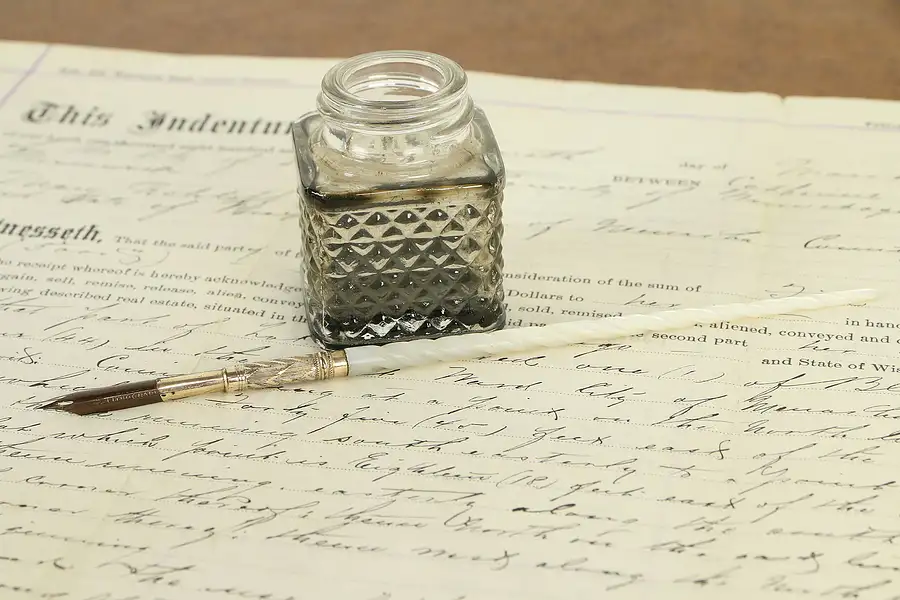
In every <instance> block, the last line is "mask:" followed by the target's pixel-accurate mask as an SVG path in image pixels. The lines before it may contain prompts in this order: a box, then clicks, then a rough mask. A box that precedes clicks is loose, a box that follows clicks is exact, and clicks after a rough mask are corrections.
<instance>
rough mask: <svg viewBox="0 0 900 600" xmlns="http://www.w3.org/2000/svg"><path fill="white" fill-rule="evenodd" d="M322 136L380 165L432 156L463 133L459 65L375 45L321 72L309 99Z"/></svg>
mask: <svg viewBox="0 0 900 600" xmlns="http://www.w3.org/2000/svg"><path fill="white" fill-rule="evenodd" d="M317 108H318V111H319V114H320V115H321V116H322V119H323V121H324V125H325V126H324V128H323V132H322V133H323V141H324V142H325V143H326V144H327V145H328V146H330V147H332V148H333V149H334V150H337V151H339V152H341V153H342V154H343V155H344V156H346V157H348V158H351V159H357V160H359V161H377V162H378V163H381V164H406V165H409V164H411V163H417V162H422V161H429V160H430V161H434V160H436V159H437V160H439V159H440V158H441V157H442V156H445V155H447V154H449V153H450V152H451V151H452V149H453V148H454V147H456V145H458V144H459V143H460V142H462V141H463V140H464V139H465V138H466V137H467V136H468V135H469V128H470V125H471V123H472V118H473V114H474V111H473V102H472V99H471V97H470V95H469V93H468V81H467V77H466V73H465V71H464V70H463V69H462V67H461V66H460V65H459V64H457V63H456V62H454V61H452V60H450V59H448V58H445V57H443V56H439V55H436V54H431V53H427V52H416V51H383V52H373V53H369V54H363V55H360V56H356V57H354V58H351V59H348V60H346V61H343V62H341V63H339V64H338V65H336V66H335V67H333V68H332V69H331V70H329V71H328V72H327V73H326V74H325V76H324V78H323V80H322V88H321V92H320V93H319V95H318V98H317Z"/></svg>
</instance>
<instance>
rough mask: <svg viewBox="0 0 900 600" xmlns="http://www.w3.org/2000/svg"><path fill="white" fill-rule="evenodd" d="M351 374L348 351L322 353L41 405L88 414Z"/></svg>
mask: <svg viewBox="0 0 900 600" xmlns="http://www.w3.org/2000/svg"><path fill="white" fill-rule="evenodd" d="M348 373H349V370H348V364H347V355H346V354H345V353H344V351H343V350H338V351H335V352H328V351H322V352H316V353H314V354H307V355H305V356H294V357H291V358H279V359H275V360H266V361H260V362H254V363H246V364H240V365H234V366H231V367H226V368H224V369H221V370H217V371H203V372H202V373H188V374H187V375H175V376H172V377H163V378H161V379H147V380H144V381H135V382H130V383H123V384H119V385H111V386H106V387H100V388H93V389H89V390H82V391H78V392H73V393H71V394H66V395H65V396H59V397H57V398H54V399H53V400H51V401H50V402H48V403H47V404H44V405H42V406H40V407H38V408H41V409H45V410H59V411H64V412H69V413H74V414H77V415H89V414H92V413H99V412H109V411H113V410H122V409H124V408H135V407H138V406H145V405H147V404H155V403H157V402H167V401H169V400H180V399H182V398H189V397H191V396H201V395H204V394H217V393H229V392H242V391H244V390H246V389H254V388H255V389H262V388H276V387H280V386H282V385H289V384H292V383H301V382H304V381H315V380H319V379H331V378H332V377H345V376H347V375H348Z"/></svg>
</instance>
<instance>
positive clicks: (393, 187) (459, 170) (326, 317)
mask: <svg viewBox="0 0 900 600" xmlns="http://www.w3.org/2000/svg"><path fill="white" fill-rule="evenodd" d="M467 85H468V84H467V77H466V73H465V72H464V71H463V69H462V68H461V67H460V66H459V65H458V64H457V63H455V62H453V61H452V60H449V59H447V58H444V57H442V56H438V55H435V54H430V53H425V52H414V51H385V52H373V53H369V54H363V55H360V56H356V57H353V58H350V59H347V60H344V61H342V62H340V63H338V64H337V65H335V66H334V67H333V68H332V69H331V70H329V71H328V72H327V73H326V74H325V76H324V78H323V79H322V87H321V92H320V93H319V95H318V98H317V103H316V104H317V110H316V111H315V112H311V113H308V114H306V115H304V116H302V117H300V118H299V119H298V120H297V121H295V122H294V123H293V125H292V138H293V144H294V151H295V157H296V163H297V168H298V172H299V190H298V191H299V196H300V230H301V239H302V252H301V254H302V270H303V277H304V283H305V299H304V300H305V310H306V317H307V321H308V325H309V329H310V333H311V335H312V336H313V338H314V339H315V340H316V342H317V343H318V344H319V345H320V346H322V347H324V348H327V349H340V348H346V347H349V346H358V345H366V344H383V343H388V342H398V341H406V340H412V339H422V338H435V337H442V336H445V335H455V334H464V333H469V332H484V331H492V330H495V329H500V328H502V327H503V326H504V325H505V323H506V307H505V303H504V292H503V273H502V271H503V257H502V251H501V250H502V248H501V245H502V244H501V242H502V236H503V224H502V221H501V204H502V200H503V187H504V184H505V170H504V166H503V160H502V158H501V156H500V150H499V147H498V145H497V142H496V140H495V138H494V134H493V132H492V130H491V127H490V125H489V123H488V120H487V117H486V116H485V114H484V112H483V111H482V110H481V109H480V108H478V107H477V106H475V105H474V103H473V101H472V99H471V97H470V95H469V93H468V88H467Z"/></svg>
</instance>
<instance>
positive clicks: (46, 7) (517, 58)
mask: <svg viewBox="0 0 900 600" xmlns="http://www.w3.org/2000/svg"><path fill="white" fill-rule="evenodd" d="M0 38H6V39H19V40H36V41H50V42H65V43H73V44H92V45H100V46H118V47H130V48H139V49H151V50H163V51H170V52H196V53H214V54H262V55H288V56H325V57H342V56H349V55H352V54H356V53H359V52H365V51H369V50H377V49H387V48H413V49H421V50H431V51H434V52H438V53H441V54H445V55H447V56H450V57H452V58H455V59H456V60H458V61H459V62H460V63H462V64H463V66H464V67H465V68H467V69H470V70H485V71H495V72H501V73H513V74H523V75H535V76H542V77H557V78H564V79H588V80H596V81H606V82H612V83H631V84H650V85H672V86H681V87H705V88H715V89H725V90H737V91H766V92H774V93H779V94H783V95H832V96H863V97H874V98H891V99H900V0H316V1H312V0H307V1H304V0H130V1H129V0H0Z"/></svg>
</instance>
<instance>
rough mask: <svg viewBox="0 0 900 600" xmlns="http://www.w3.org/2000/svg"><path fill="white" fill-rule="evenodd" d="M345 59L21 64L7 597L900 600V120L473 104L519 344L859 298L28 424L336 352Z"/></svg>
mask: <svg viewBox="0 0 900 600" xmlns="http://www.w3.org/2000/svg"><path fill="white" fill-rule="evenodd" d="M331 64H333V61H330V60H281V59H254V58H236V57H235V58H231V57H226V58H223V57H219V58H212V57H190V56H172V55H157V54H146V53H138V52H120V51H112V50H99V49H86V48H78V47H65V46H52V47H50V46H44V45H40V44H14V43H6V44H2V45H0V384H2V385H0V391H2V394H0V598H3V599H4V600H7V599H8V600H19V599H22V600H38V599H62V600H181V599H190V600H320V599H326V598H327V599H331V600H496V599H499V598H520V599H523V600H529V599H548V598H609V599H616V600H635V599H642V600H643V599H648V598H663V597H665V598H668V599H672V600H704V599H720V598H733V599H735V600H737V599H740V600H770V599H771V600H777V599H788V598H790V599H794V598H797V599H799V598H803V599H812V598H826V599H829V600H832V599H859V600H900V549H898V548H900V483H898V481H900V445H898V442H900V299H898V297H897V291H898V288H900V284H898V275H900V238H898V234H897V231H898V224H900V205H898V203H897V200H898V198H900V162H898V160H897V157H898V156H900V104H897V103H890V102H874V101H864V100H839V99H803V98H788V99H782V98H779V97H776V96H771V95H766V94H731V93H718V92H707V91H687V90H673V89H654V88H637V87H634V88H632V87H624V86H611V85H601V84H591V83H574V82H557V81H541V80H532V79H527V78H519V77H506V76H498V75H489V74H482V73H473V74H471V76H470V87H471V91H472V94H473V96H474V98H475V100H476V102H478V103H479V104H480V105H481V106H482V107H483V108H484V109H485V111H487V113H488V115H489V117H490V119H491V122H492V124H493V125H494V129H495V132H496V134H497V137H498V138H499V140H500V143H501V147H502V149H503V153H504V154H503V155H504V159H505V161H506V167H507V171H508V176H509V179H508V184H507V193H506V199H505V201H504V202H505V203H504V222H505V226H506V232H505V234H504V244H505V246H504V255H505V263H506V266H505V285H506V295H507V298H508V307H509V317H510V321H509V326H510V327H518V326H526V325H541V324H547V323H554V322H560V321H565V320H574V319H588V318H602V317H605V316H610V315H620V314H631V313H638V312H651V311H654V310H661V309H667V308H673V307H700V306H705V305H709V304H718V303H728V302H738V301H742V300H747V301H750V300H754V299H763V298H771V297H785V296H793V295H798V294H804V293H815V292H823V291H836V290H841V289H849V288H861V287H873V288H876V289H877V290H878V291H879V292H880V296H879V297H878V299H877V300H875V301H873V302H870V303H867V304H866V305H861V306H849V307H846V308H842V309H834V310H826V311H821V312H815V313H805V314H796V315H785V316H784V317H779V318H772V319H765V320H758V321H748V322H733V323H732V322H722V323H718V324H716V325H715V326H705V327H695V328H692V329H689V330H686V331H679V332H671V333H667V334H657V335H645V336H640V337H634V338H627V339H622V340H616V341H614V342H608V343H598V344H580V345H576V346H571V347H566V348H560V349H556V350H553V351H548V352H540V353H534V354H529V355H516V356H498V357H490V358H485V359H482V360H477V361H466V362H460V363H449V364H439V365H434V366H430V367H427V368H419V369H409V370H404V371H397V372H394V373H390V374H385V375H381V376H371V377H358V378H349V379H344V380H333V381H329V382H321V383H316V384H310V385H307V386H304V387H298V388H291V389H279V390H274V391H265V392H255V393H252V394H241V395H230V396H229V395H223V396H218V397H208V398H205V397H204V398H196V399H191V400H185V401H181V402H174V403H167V404H162V405H154V406H151V407H145V408H139V409H133V410H126V411H120V412H115V413H108V414H102V415H94V416H90V417H78V416H74V415H69V414H64V413H51V412H48V411H39V410H36V409H35V407H36V406H39V405H40V404H42V403H44V402H46V401H48V400H49V399H50V398H52V397H54V396H57V395H60V394H63V393H66V392H69V391H73V390H79V389H84V388H87V387H92V386H99V385H110V384H115V383H121V382H125V381H134V380H139V379H147V378H151V377H160V376H163V375H169V374H176V373H183V372H188V371H195V370H200V369H214V368H219V367H222V366H225V365H227V364H231V363H234V362H240V361H250V360H258V359H262V358H274V357H279V356H288V355H292V354H301V353H304V352H307V351H310V350H311V349H313V347H314V345H313V343H312V342H311V341H310V340H309V338H308V335H307V334H308V332H307V328H306V325H305V323H304V320H303V316H302V315H303V311H302V308H301V307H302V300H303V290H302V286H301V285H300V276H299V272H298V266H299V261H298V256H297V251H298V248H299V244H298V225H297V219H296V216H297V210H296V209H297V201H296V195H295V194H296V192H295V188H296V178H295V173H294V167H293V166H292V154H291V146H290V139H289V136H288V135H287V129H288V126H289V123H290V122H291V121H292V120H293V119H295V118H297V117H298V116H300V115H301V114H303V113H304V112H306V111H309V110H312V109H313V108H314V102H315V95H316V93H317V89H318V85H319V80H320V78H321V76H322V75H323V74H324V72H325V71H326V70H327V68H328V67H329V66H330V65H331ZM463 66H465V65H463Z"/></svg>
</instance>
